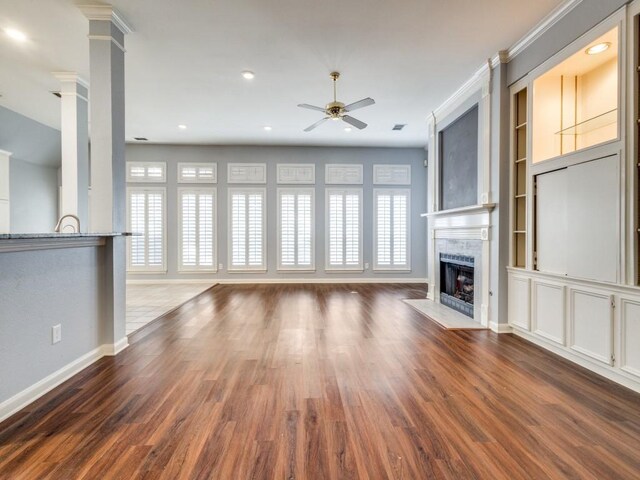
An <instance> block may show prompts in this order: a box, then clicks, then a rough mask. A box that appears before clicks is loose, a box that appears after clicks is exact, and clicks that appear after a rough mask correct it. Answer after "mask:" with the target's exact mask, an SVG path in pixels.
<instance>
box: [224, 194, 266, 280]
mask: <svg viewBox="0 0 640 480" xmlns="http://www.w3.org/2000/svg"><path fill="white" fill-rule="evenodd" d="M265 201H266V190H265V189H264V188H242V189H240V188H231V189H229V209H230V212H229V213H230V214H229V246H230V248H229V271H265V270H266V269H267V262H266V258H265V257H266V255H265V229H266V218H265Z"/></svg>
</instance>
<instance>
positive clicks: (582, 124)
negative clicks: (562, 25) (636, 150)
mask: <svg viewBox="0 0 640 480" xmlns="http://www.w3.org/2000/svg"><path fill="white" fill-rule="evenodd" d="M618 38H619V28H618V27H617V26H616V27H613V28H612V29H611V30H609V31H607V32H606V33H605V34H604V35H601V36H599V37H598V38H596V39H594V40H592V41H590V42H588V43H585V44H584V45H583V46H584V48H580V49H578V51H577V52H576V53H574V54H573V55H571V56H570V57H568V58H566V59H565V60H564V61H562V62H561V63H559V64H558V65H556V66H555V67H553V68H551V69H550V70H548V71H547V72H545V73H544V74H542V75H540V76H538V77H537V78H535V80H533V99H532V100H533V101H532V114H533V115H532V135H533V136H532V160H533V163H538V162H542V161H544V160H549V159H551V158H554V157H558V156H560V155H566V154H568V153H571V152H575V151H578V150H582V149H585V148H589V147H592V146H594V145H598V144H600V143H603V142H607V141H611V140H615V139H616V138H618V98H619V95H618V85H619V81H618V80H619V79H618V51H619V48H618V47H619V41H618Z"/></svg>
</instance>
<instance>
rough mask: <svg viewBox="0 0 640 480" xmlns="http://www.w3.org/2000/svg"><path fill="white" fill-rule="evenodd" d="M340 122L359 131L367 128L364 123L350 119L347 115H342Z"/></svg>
mask: <svg viewBox="0 0 640 480" xmlns="http://www.w3.org/2000/svg"><path fill="white" fill-rule="evenodd" d="M342 120H344V121H345V122H347V123H348V124H349V125H353V126H354V127H356V128H359V129H360V130H362V129H363V128H367V124H366V123H364V122H361V121H360V120H358V119H357V118H353V117H350V116H349V115H343V116H342Z"/></svg>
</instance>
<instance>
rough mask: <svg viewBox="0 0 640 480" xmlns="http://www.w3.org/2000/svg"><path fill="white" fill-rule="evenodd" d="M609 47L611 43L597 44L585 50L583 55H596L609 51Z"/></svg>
mask: <svg viewBox="0 0 640 480" xmlns="http://www.w3.org/2000/svg"><path fill="white" fill-rule="evenodd" d="M610 46H611V43H609V42H602V43H597V44H596V45H593V46H592V47H589V48H587V49H586V50H585V53H586V54H587V55H597V54H598V53H602V52H604V51H606V50H609V47H610Z"/></svg>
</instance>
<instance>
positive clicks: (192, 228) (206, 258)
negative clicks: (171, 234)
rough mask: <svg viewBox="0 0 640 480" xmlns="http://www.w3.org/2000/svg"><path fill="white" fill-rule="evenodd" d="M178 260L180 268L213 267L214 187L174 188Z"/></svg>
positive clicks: (214, 264)
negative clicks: (177, 219)
mask: <svg viewBox="0 0 640 480" xmlns="http://www.w3.org/2000/svg"><path fill="white" fill-rule="evenodd" d="M178 202H179V205H178V215H179V221H178V228H179V259H178V268H179V269H180V270H181V271H208V272H215V271H216V270H217V269H216V262H217V260H216V235H217V232H216V228H215V227H216V208H217V203H216V190H215V188H199V189H188V188H180V189H178Z"/></svg>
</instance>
